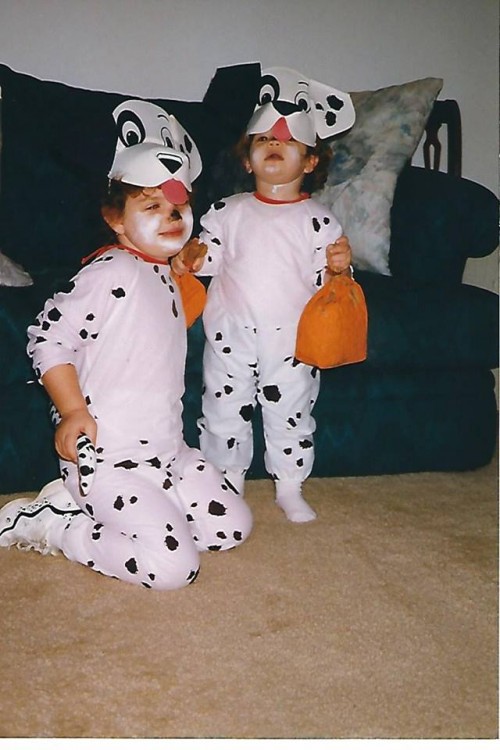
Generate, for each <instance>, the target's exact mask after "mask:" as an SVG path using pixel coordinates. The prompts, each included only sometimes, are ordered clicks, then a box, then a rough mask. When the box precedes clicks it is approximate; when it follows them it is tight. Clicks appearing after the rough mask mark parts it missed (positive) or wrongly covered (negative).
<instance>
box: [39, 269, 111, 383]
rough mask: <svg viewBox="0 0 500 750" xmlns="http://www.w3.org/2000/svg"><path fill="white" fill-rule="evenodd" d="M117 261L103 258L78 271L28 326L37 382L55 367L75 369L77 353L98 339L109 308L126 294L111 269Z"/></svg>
mask: <svg viewBox="0 0 500 750" xmlns="http://www.w3.org/2000/svg"><path fill="white" fill-rule="evenodd" d="M115 260H116V258H114V257H104V256H103V257H102V258H99V259H98V260H96V261H94V262H93V263H91V264H90V265H89V266H87V267H85V268H83V269H82V270H81V271H79V273H78V274H77V275H76V276H74V277H73V278H72V279H71V281H70V288H69V290H68V291H64V292H57V294H55V295H54V296H53V297H51V298H50V299H48V300H47V301H46V303H45V305H44V307H43V310H42V311H41V312H40V313H39V315H38V316H37V318H36V320H35V322H34V323H33V324H32V325H31V326H29V328H28V331H27V334H28V346H27V352H28V355H29V356H30V357H31V359H32V362H33V368H34V370H35V373H36V375H37V378H38V380H41V378H42V376H43V375H44V374H45V373H46V372H47V370H50V369H51V368H52V367H55V366H56V365H62V364H72V365H75V363H76V361H77V355H78V352H79V351H80V350H81V349H82V348H83V347H86V346H88V345H89V344H91V343H92V342H93V341H95V339H96V338H97V337H98V335H99V330H100V328H101V325H102V323H103V321H105V320H106V315H107V311H108V307H109V304H110V303H111V301H112V299H113V298H114V299H117V298H119V296H120V294H121V293H122V291H123V290H122V287H121V285H120V281H119V280H118V279H117V277H116V275H114V274H113V269H112V268H111V267H112V266H115V263H114V261H115ZM120 290H122V291H120Z"/></svg>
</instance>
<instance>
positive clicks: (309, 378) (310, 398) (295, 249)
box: [173, 68, 354, 523]
mask: <svg viewBox="0 0 500 750" xmlns="http://www.w3.org/2000/svg"><path fill="white" fill-rule="evenodd" d="M332 108H333V109H332ZM353 121H354V110H353V108H352V104H351V102H350V97H349V96H348V95H346V94H342V93H341V92H338V91H332V89H331V88H330V87H324V86H323V85H322V84H318V83H316V82H314V81H307V80H306V79H305V78H304V76H302V75H301V74H300V73H296V72H295V71H291V70H289V69H283V68H277V69H270V70H268V71H264V74H263V79H262V87H261V96H260V102H259V105H258V106H257V108H256V110H255V113H254V115H253V117H252V119H251V121H250V123H249V126H248V128H247V135H246V136H245V138H244V139H243V141H242V143H241V144H240V145H241V154H242V162H243V165H244V167H245V169H246V170H247V171H248V172H249V173H251V174H253V175H254V177H255V187H256V191H255V192H252V193H241V194H237V195H233V196H231V197H229V198H225V199H222V200H221V201H218V202H217V203H215V204H214V205H213V206H212V207H211V209H210V210H209V211H208V213H207V214H206V215H205V216H204V217H203V218H202V226H203V228H204V231H203V232H202V234H201V239H202V240H203V241H204V242H205V243H206V244H207V246H208V254H207V256H206V258H205V261H204V264H203V268H202V269H201V265H202V262H201V261H200V262H199V263H198V264H197V265H196V266H195V270H196V271H197V272H198V273H201V274H203V275H209V276H212V277H213V278H212V281H211V283H210V286H209V290H208V299H207V305H206V308H205V312H204V315H203V322H204V327H205V333H206V345H205V351H204V357H203V375H204V390H203V401H202V410H203V417H202V418H201V419H200V420H199V427H200V446H201V448H202V450H203V452H204V453H205V455H206V456H207V458H208V459H209V460H210V461H212V462H213V463H214V464H215V465H216V466H218V467H219V468H220V469H222V470H223V471H224V473H225V474H226V476H227V477H228V479H229V480H230V481H231V483H232V484H233V485H234V486H236V487H237V488H238V489H239V490H241V488H242V487H243V481H244V477H245V473H246V471H247V469H248V467H249V466H250V463H251V460H252V455H253V436H252V422H251V420H252V414H253V410H254V406H255V404H256V401H258V402H259V403H260V405H261V408H262V420H263V426H264V436H265V445H266V451H265V465H266V469H267V471H268V472H269V473H270V474H271V476H272V477H273V479H274V480H275V486H276V502H277V504H278V505H279V506H280V507H281V508H282V510H283V511H284V512H285V514H286V516H287V518H288V519H289V520H290V521H294V522H297V523H303V522H307V521H311V520H313V519H314V518H315V517H316V513H315V512H314V511H313V510H312V508H311V507H310V506H309V505H308V503H307V502H306V501H305V500H304V498H303V496H302V483H303V481H304V480H305V479H306V478H307V477H308V476H309V474H310V472H311V469H312V466H313V461H314V447H313V434H314V430H315V422H314V419H313V417H312V415H311V410H312V408H313V406H314V403H315V401H316V397H317V394H318V390H319V373H318V371H317V369H316V368H312V367H309V366H307V365H305V364H302V363H300V362H298V361H297V360H296V359H295V358H294V352H295V344H296V334H297V325H298V321H299V318H300V315H301V313H302V311H303V309H304V306H305V305H306V303H307V302H308V300H309V299H310V298H311V297H312V295H313V294H314V293H315V292H316V291H317V290H318V287H319V286H321V285H322V284H323V283H324V281H325V280H326V277H327V276H328V274H335V273H346V274H349V273H351V271H350V263H351V251H350V246H349V243H348V241H347V238H346V237H343V236H342V229H341V227H340V225H339V223H338V221H337V220H336V219H335V217H334V216H333V215H332V214H331V213H330V212H329V211H328V210H327V209H326V208H325V207H324V206H322V205H321V204H320V203H318V202H317V201H314V200H312V199H311V197H310V195H309V194H308V193H307V192H304V191H305V190H307V189H311V187H313V188H314V187H315V188H317V187H319V186H320V184H314V182H313V183H312V184H309V185H308V184H307V182H309V183H311V178H314V177H315V176H316V175H318V176H319V175H321V176H322V179H323V181H324V179H325V178H326V165H327V163H328V158H329V153H330V151H329V148H328V147H326V146H325V144H322V143H321V142H320V141H319V140H318V139H317V133H319V134H320V135H322V136H323V137H326V135H333V134H334V133H335V132H340V131H341V130H345V129H346V128H348V127H350V126H351V125H352V123H353ZM332 123H333V125H332ZM182 258H183V254H182V253H181V254H180V256H179V257H178V258H176V259H175V260H174V261H173V266H174V268H175V269H176V270H177V271H178V272H179V273H182V272H185V271H186V268H185V267H184V265H183V263H182ZM325 263H326V268H325Z"/></svg>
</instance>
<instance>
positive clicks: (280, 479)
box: [258, 327, 319, 523]
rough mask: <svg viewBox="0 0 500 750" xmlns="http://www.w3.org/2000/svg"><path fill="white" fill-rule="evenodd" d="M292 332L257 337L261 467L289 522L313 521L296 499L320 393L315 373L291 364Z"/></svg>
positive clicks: (310, 452) (310, 454)
mask: <svg viewBox="0 0 500 750" xmlns="http://www.w3.org/2000/svg"><path fill="white" fill-rule="evenodd" d="M295 335H296V334H295V328H294V327H290V328H282V329H279V330H275V331H265V332H263V333H262V335H261V336H259V345H260V348H259V355H260V356H259V363H260V381H259V389H258V399H259V403H260V404H261V407H262V420H263V425H264V434H265V442H266V453H265V457H264V458H265V465H266V469H267V470H268V471H269V473H270V474H271V475H272V476H273V478H274V479H275V482H276V502H277V503H278V505H279V506H280V507H281V508H282V509H283V510H284V511H285V514H286V515H287V517H288V518H289V519H290V520H291V521H294V522H297V523H303V522H306V521H311V520H313V519H314V518H315V517H316V514H315V513H314V511H313V510H312V509H311V508H310V507H309V505H308V504H307V503H306V502H305V500H304V498H303V497H302V493H301V485H302V482H303V481H304V480H305V479H306V478H307V477H308V476H309V474H310V473H311V470H312V466H313V462H314V442H313V434H314V429H315V422H314V419H313V417H312V415H311V411H312V408H313V406H314V403H315V401H316V398H317V395H318V391H319V373H318V371H317V370H316V369H315V368H311V367H309V366H307V365H304V364H302V363H300V362H298V361H297V360H296V359H295V358H294V355H293V353H294V350H295Z"/></svg>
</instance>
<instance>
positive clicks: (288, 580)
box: [0, 462, 498, 739]
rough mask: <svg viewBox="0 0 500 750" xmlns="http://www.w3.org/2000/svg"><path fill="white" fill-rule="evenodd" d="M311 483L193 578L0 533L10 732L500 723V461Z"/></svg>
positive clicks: (351, 730)
mask: <svg viewBox="0 0 500 750" xmlns="http://www.w3.org/2000/svg"><path fill="white" fill-rule="evenodd" d="M306 494H307V496H308V499H309V500H310V502H311V504H312V505H313V506H314V507H315V509H316V510H317V511H318V514H319V519H318V520H317V521H315V522H314V523H311V524H307V525H302V526H300V525H293V524H290V523H288V522H287V521H286V520H285V518H284V516H283V515H282V514H281V512H280V511H279V510H278V509H277V507H276V506H275V505H274V503H273V501H272V485H271V482H270V481H267V480H259V481H253V482H248V483H247V498H248V502H249V503H250V505H251V507H252V508H253V511H254V515H255V528H254V531H253V534H252V536H251V538H250V539H249V540H248V541H247V542H246V544H245V545H243V546H242V547H241V548H240V549H237V550H232V551H230V552H226V553H220V554H219V553H207V554H206V555H205V556H204V558H203V561H202V569H201V573H200V576H199V578H198V580H197V581H196V583H195V584H193V585H192V586H190V587H188V588H187V589H184V590H182V591H178V592H171V593H158V592H153V591H148V590H145V589H142V588H136V587H134V586H131V585H128V584H124V583H121V582H119V581H116V580H112V579H107V578H105V577H103V576H100V575H99V574H96V573H94V572H92V571H91V570H89V569H87V568H85V567H83V566H79V565H77V564H76V563H70V562H69V561H67V560H66V559H65V558H63V557H62V556H59V557H42V556H40V555H38V554H36V553H34V552H30V553H26V552H21V551H19V550H17V549H9V550H4V549H2V550H0V575H1V581H2V584H1V602H2V604H1V613H2V648H1V654H0V669H1V676H2V680H1V684H0V737H4V738H13V737H41V738H44V737H57V738H61V737H79V738H88V737H94V738H105V737H116V738H136V737H144V738H188V737H193V738H213V737H217V738H375V737H378V738H403V739H408V738H454V739H457V738H461V739H466V738H487V739H492V738H496V737H497V736H498V702H497V695H498V684H497V666H498V657H497V652H498V631H497V621H498V618H497V615H498V600H497V595H498V577H497V573H498V552H497V547H498V545H497V542H498V530H497V518H498V515H497V499H498V490H497V463H496V462H495V463H494V464H492V465H491V466H489V467H486V468H484V469H481V470H479V471H476V472H470V473H465V474H419V475H417V474H410V475H403V476H399V475H398V476H388V477H364V478H348V479H311V480H309V482H308V483H307V485H306ZM7 499H8V498H7V497H6V496H3V497H0V505H1V504H3V503H4V502H6V500H7Z"/></svg>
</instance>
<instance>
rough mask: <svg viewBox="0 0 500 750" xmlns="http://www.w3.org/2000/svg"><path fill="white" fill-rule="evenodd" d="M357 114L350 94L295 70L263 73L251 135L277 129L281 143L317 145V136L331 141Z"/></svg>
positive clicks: (345, 128)
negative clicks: (293, 142)
mask: <svg viewBox="0 0 500 750" xmlns="http://www.w3.org/2000/svg"><path fill="white" fill-rule="evenodd" d="M355 118H356V115H355V112H354V106H353V103H352V100H351V97H350V96H349V94H346V93H344V92H343V91H339V90H338V89H334V88H332V87H331V86H327V85H326V84H324V83H319V82H318V81H313V80H311V79H308V78H306V77H305V76H303V75H302V73H299V72H298V71H296V70H292V69H291V68H267V69H266V70H263V71H262V78H261V87H260V92H259V97H258V103H257V105H256V107H255V111H254V113H253V115H252V117H251V119H250V122H249V123H248V126H247V133H248V134H249V135H254V134H256V133H265V132H267V131H268V130H272V129H273V130H274V131H275V135H276V137H277V138H279V139H280V140H289V139H290V138H292V137H293V138H295V140H297V141H300V142H301V143H305V144H306V145H308V146H314V144H315V143H316V137H317V136H318V137H319V138H330V137H331V136H333V135H336V134H337V133H342V132H343V131H344V130H348V129H349V128H350V127H352V125H353V124H354V121H355Z"/></svg>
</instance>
